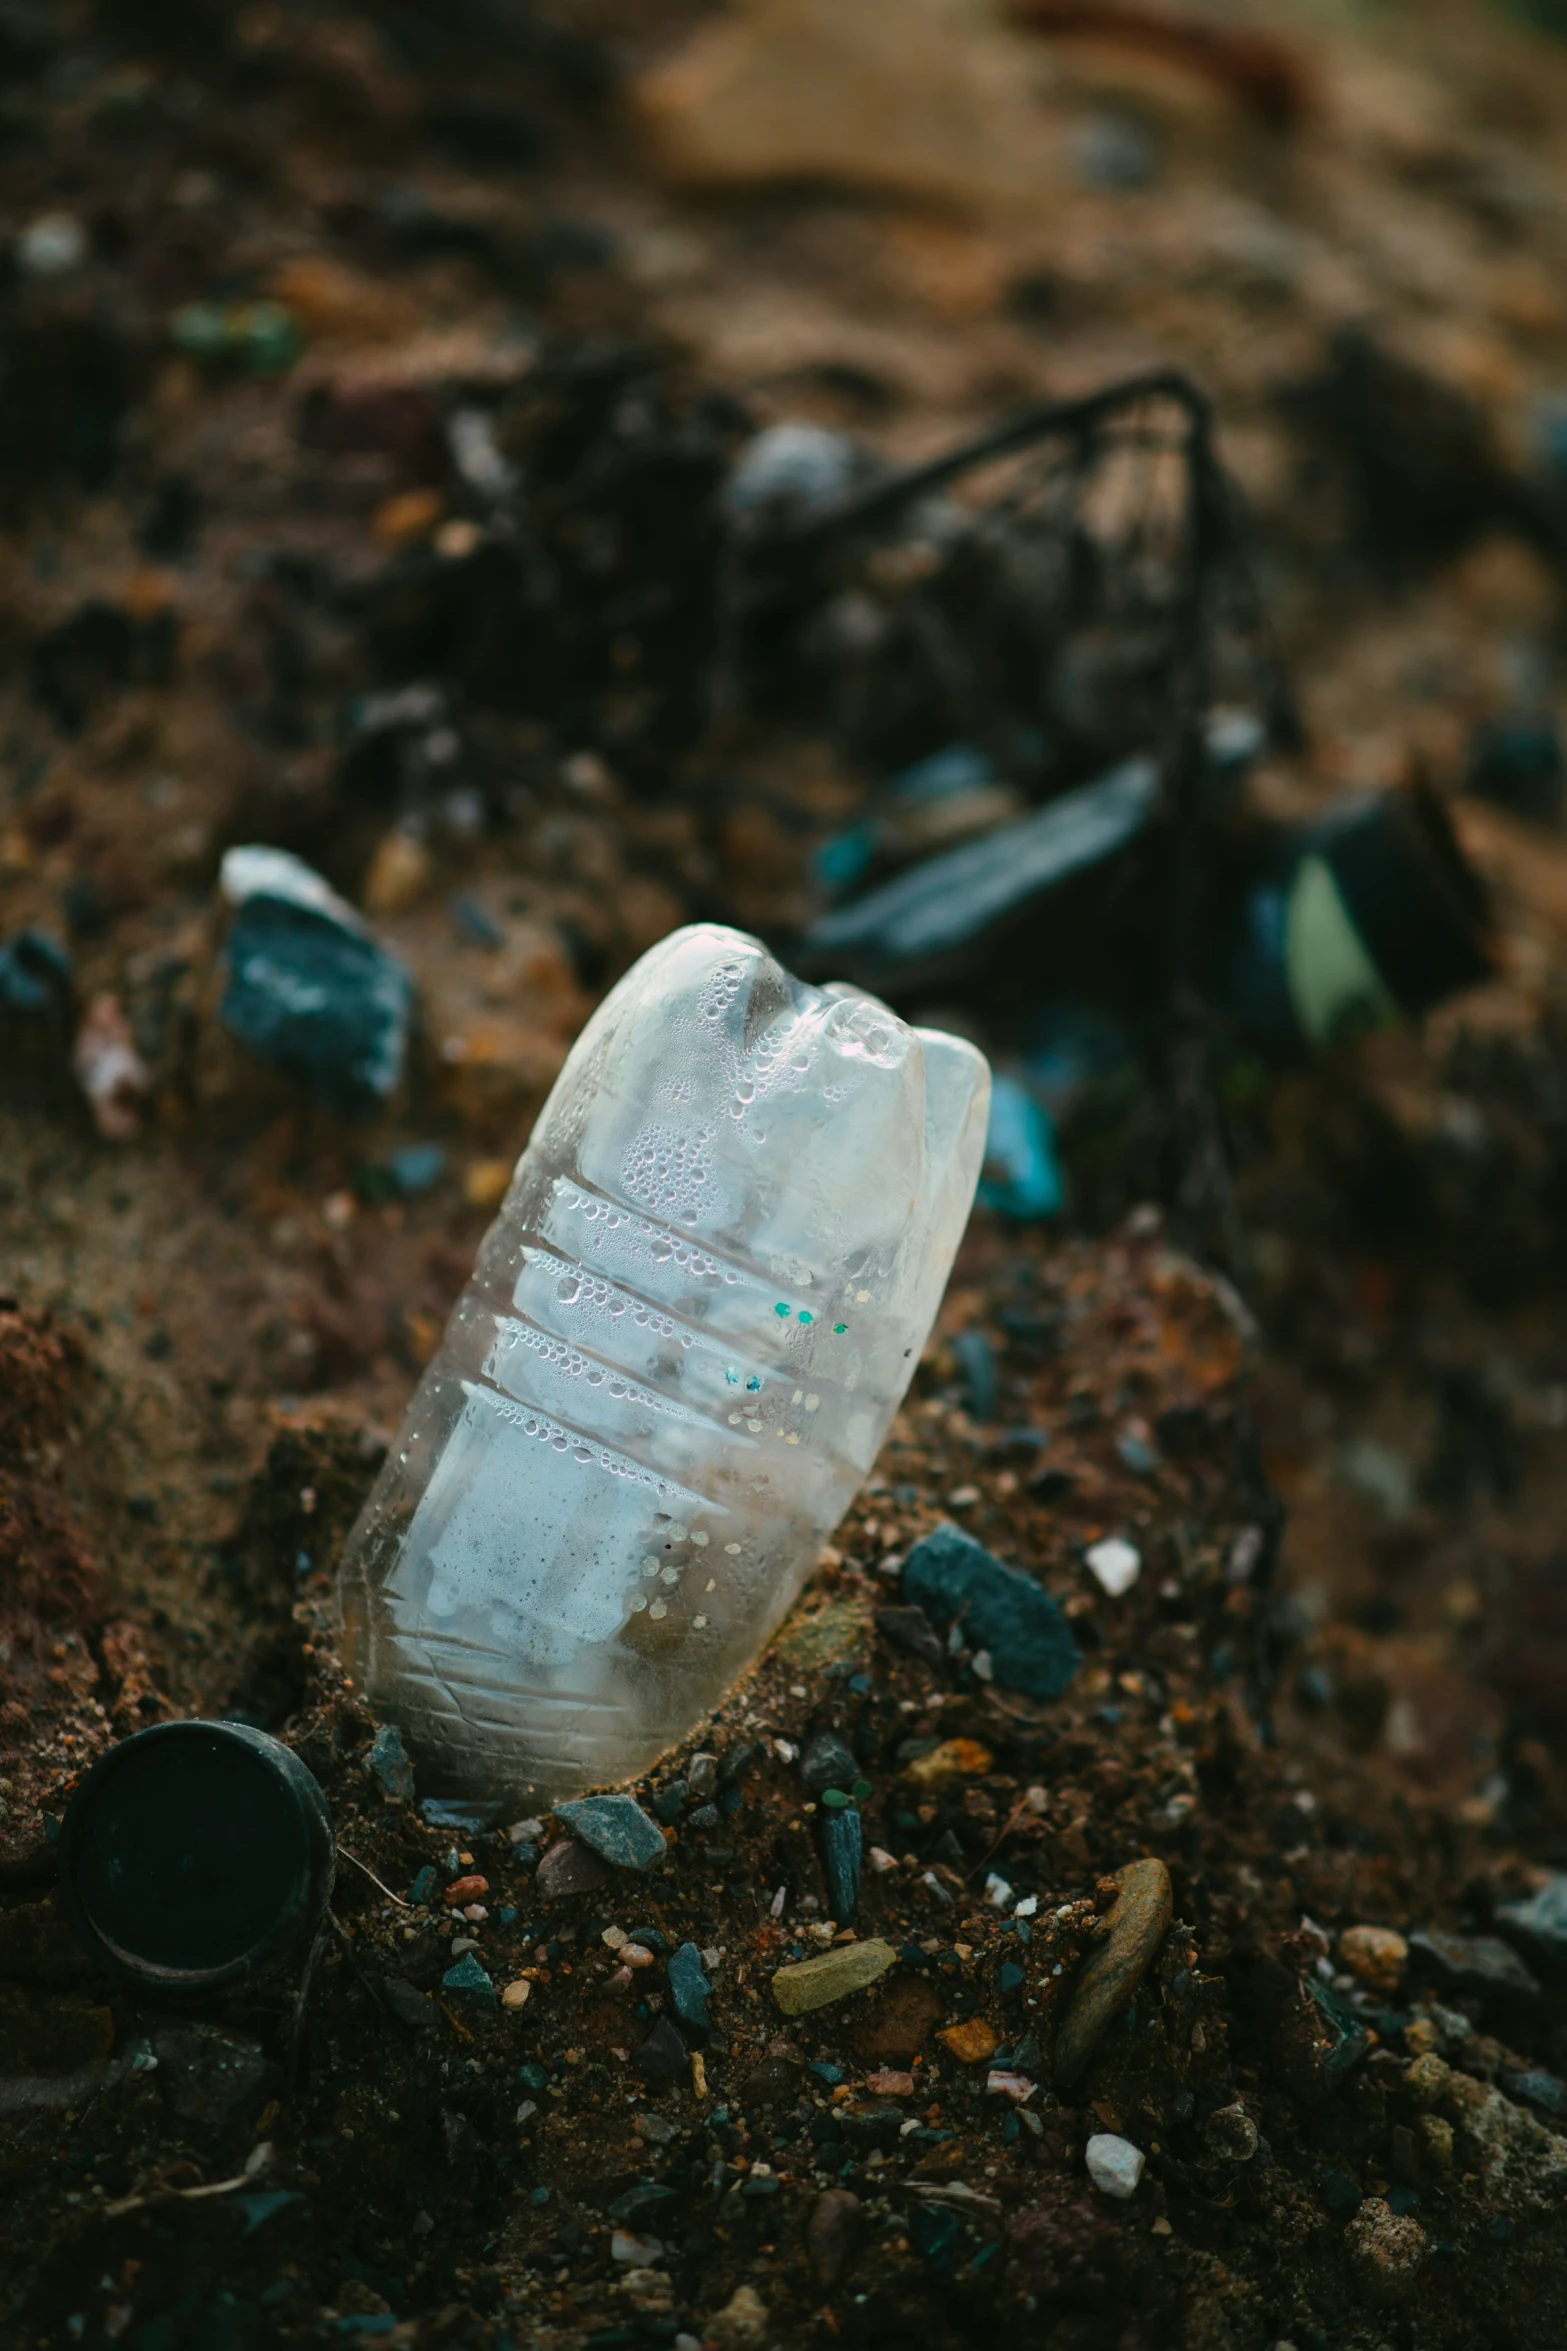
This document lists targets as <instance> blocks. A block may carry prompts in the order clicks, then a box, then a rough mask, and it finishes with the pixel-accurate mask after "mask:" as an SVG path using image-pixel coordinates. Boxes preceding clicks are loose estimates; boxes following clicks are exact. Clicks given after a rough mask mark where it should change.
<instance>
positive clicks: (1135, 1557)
mask: <svg viewBox="0 0 1567 2351" xmlns="http://www.w3.org/2000/svg"><path fill="white" fill-rule="evenodd" d="M1087 1557H1088V1570H1089V1573H1090V1574H1091V1575H1092V1576H1093V1577H1094V1578H1095V1580H1096V1581H1097V1582H1098V1583H1099V1584H1100V1585H1101V1586H1102V1587H1103V1589H1104V1590H1105V1591H1106V1592H1108V1593H1109V1595H1110V1597H1111V1599H1112V1600H1119V1599H1120V1597H1121V1594H1122V1593H1123V1592H1129V1591H1130V1590H1131V1588H1132V1586H1133V1585H1134V1584H1135V1583H1136V1581H1137V1579H1138V1577H1139V1576H1140V1575H1141V1574H1142V1572H1143V1559H1142V1553H1141V1552H1140V1551H1138V1550H1137V1549H1136V1548H1135V1546H1134V1545H1133V1544H1131V1543H1128V1542H1126V1541H1124V1540H1123V1538H1122V1537H1121V1536H1120V1535H1108V1536H1107V1537H1106V1538H1105V1540H1104V1541H1103V1542H1102V1543H1095V1544H1094V1546H1093V1548H1092V1549H1091V1550H1090V1551H1089V1553H1088V1555H1087Z"/></svg>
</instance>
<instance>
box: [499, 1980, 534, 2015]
mask: <svg viewBox="0 0 1567 2351" xmlns="http://www.w3.org/2000/svg"><path fill="white" fill-rule="evenodd" d="M532 1990H533V1986H532V1985H531V1984H530V1983H529V1981H528V1979H527V1977H526V1976H518V1977H516V1978H515V1980H514V1981H513V1982H511V1983H509V1984H508V1985H507V1986H506V1989H505V1990H504V1991H503V1992H502V1994H501V2006H502V2007H503V2008H526V2007H527V2005H528V1995H529V1993H530V1992H531V1991H532Z"/></svg>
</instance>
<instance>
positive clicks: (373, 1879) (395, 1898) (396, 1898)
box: [337, 1845, 413, 1910]
mask: <svg viewBox="0 0 1567 2351" xmlns="http://www.w3.org/2000/svg"><path fill="white" fill-rule="evenodd" d="M337 1849H338V1852H339V1853H340V1854H341V1855H342V1857H343V1859H344V1860H345V1861H351V1862H352V1863H353V1865H354V1867H355V1869H362V1870H363V1871H364V1873H365V1876H366V1877H367V1878H368V1879H369V1880H370V1883H371V1885H372V1886H375V1887H377V1888H378V1889H379V1891H380V1892H381V1893H383V1894H384V1895H385V1896H386V1898H387V1900H388V1902H395V1903H396V1904H397V1907H398V1909H399V1910H412V1908H413V1904H412V1903H411V1902H405V1901H404V1900H403V1897H402V1895H401V1894H394V1893H393V1892H392V1889H391V1887H390V1886H386V1885H382V1883H381V1880H380V1879H379V1878H378V1877H377V1876H376V1874H375V1871H374V1870H373V1869H372V1868H371V1867H370V1865H369V1863H368V1862H365V1861H361V1860H360V1858H359V1856H358V1854H357V1853H350V1852H349V1850H348V1847H347V1846H346V1845H339V1846H338V1848H337Z"/></svg>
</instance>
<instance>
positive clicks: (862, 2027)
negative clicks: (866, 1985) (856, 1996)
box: [850, 1973, 941, 2066]
mask: <svg viewBox="0 0 1567 2351" xmlns="http://www.w3.org/2000/svg"><path fill="white" fill-rule="evenodd" d="M940 2017H941V1994H940V1993H939V1992H938V1991H937V1990H936V1987H935V1986H934V1984H932V1983H931V1982H930V1980H929V1978H928V1977H926V1976H922V1975H912V1974H908V1973H900V1974H898V1975H896V1976H894V1977H893V1979H892V1981H891V1983H889V1984H887V1985H885V1986H884V1987H883V1989H882V1990H881V1991H879V1992H878V1993H877V1995H876V1998H875V2000H874V2001H873V2002H872V2003H871V2005H870V2006H869V2007H868V2008H867V2009H866V2010H865V2012H864V2014H863V2016H862V2017H861V2019H860V2021H859V2022H858V2023H857V2024H856V2026H855V2028H854V2030H853V2033H852V2034H851V2036H850V2037H851V2039H852V2041H853V2044H854V2047H855V2050H856V2051H857V2053H858V2055H859V2056H860V2057H861V2058H862V2059H863V2060H864V2062H865V2063H866V2065H868V2066H882V2065H890V2066H905V2065H910V2064H912V2063H913V2061H914V2059H915V2058H916V2057H918V2056H919V2055H921V2053H922V2052H923V2051H924V2050H925V2048H926V2047H927V2046H928V2045H929V2042H930V2036H931V2034H932V2033H933V2032H934V2031H935V2029H936V2026H937V2023H938V2021H939V2020H940Z"/></svg>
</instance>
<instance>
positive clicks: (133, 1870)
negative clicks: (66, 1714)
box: [59, 1722, 335, 1993]
mask: <svg viewBox="0 0 1567 2351" xmlns="http://www.w3.org/2000/svg"><path fill="white" fill-rule="evenodd" d="M334 1857H335V1846H334V1843H333V1838H332V1816H331V1814H330V1812H329V1811H328V1810H327V1803H326V1798H325V1797H324V1796H323V1795H322V1793H321V1790H320V1788H319V1787H318V1786H317V1784H316V1782H315V1780H314V1778H313V1777H312V1776H311V1774H310V1772H309V1771H307V1770H306V1768H305V1766H304V1764H302V1763H301V1762H300V1760H299V1757H298V1756H297V1755H295V1754H294V1753H293V1752H292V1750H291V1749H289V1748H287V1747H284V1746H282V1745H281V1744H280V1743H279V1741H278V1740H276V1739H272V1738H269V1737H268V1736H267V1734H266V1732H265V1731H257V1730H251V1729H250V1728H248V1727H247V1726H246V1725H244V1724H242V1723H230V1722H162V1723H155V1724H154V1725H153V1727H152V1728H151V1729H150V1730H145V1731H137V1732H135V1733H134V1734H133V1736H132V1737H130V1738H128V1739H125V1740H122V1742H121V1743H120V1745H119V1746H117V1747H111V1748H110V1749H109V1751H108V1753H107V1754H105V1755H101V1756H100V1757H99V1759H98V1761H97V1762H96V1763H95V1764H94V1765H93V1767H92V1770H91V1771H90V1772H89V1773H88V1774H87V1777H86V1778H85V1779H84V1780H83V1782H82V1784H81V1786H80V1787H79V1788H78V1789H77V1791H76V1794H75V1795H74V1796H73V1797H72V1799H71V1802H70V1805H69V1807H68V1808H67V1811H66V1815H65V1818H64V1820H63V1822H62V1823H61V1826H60V1847H59V1860H60V1891H61V1895H62V1898H63V1900H64V1902H65V1907H66V1910H67V1912H68V1914H69V1916H70V1920H71V1923H72V1925H73V1926H74V1927H75V1929H76V1932H77V1934H78V1935H79V1936H80V1937H81V1939H82V1941H83V1942H84V1943H85V1944H86V1946H87V1948H88V1950H89V1951H91V1952H92V1954H93V1956H94V1957H95V1958H96V1959H98V1960H99V1961H100V1962H101V1963H102V1965H103V1966H105V1967H106V1968H108V1970H109V1971H110V1973H111V1974H113V1975H116V1976H118V1977H119V1978H120V1980H121V1981H122V1982H123V1983H128V1984H134V1985H135V1986H137V1987H138V1989H140V1990H142V1991H163V1992H186V1993H192V1992H194V1993H204V1992H217V1991H223V1990H226V1989H228V1988H230V1987H232V1986H234V1985H237V1984H243V1983H253V1982H255V1981H256V1980H258V1979H259V1978H261V1977H264V1976H266V1975H269V1974H271V1973H272V1972H273V1971H274V1970H275V1969H277V1968H279V1967H282V1966H283V1965H285V1964H286V1962H287V1961H288V1960H290V1959H291V1958H293V1957H294V1956H295V1955H296V1954H298V1953H302V1951H303V1949H304V1947H305V1946H306V1945H308V1943H309V1942H310V1940H311V1938H312V1937H313V1936H314V1934H315V1932H316V1930H317V1928H318V1927H319V1925H320V1923H321V1919H322V1916H323V1914H324V1912H325V1910H326V1905H327V1899H328V1896H329V1895H330V1893H331V1890H332V1872H333V1862H334Z"/></svg>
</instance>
